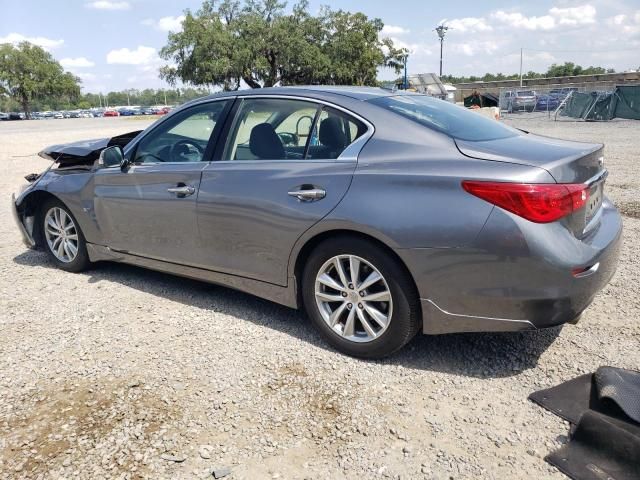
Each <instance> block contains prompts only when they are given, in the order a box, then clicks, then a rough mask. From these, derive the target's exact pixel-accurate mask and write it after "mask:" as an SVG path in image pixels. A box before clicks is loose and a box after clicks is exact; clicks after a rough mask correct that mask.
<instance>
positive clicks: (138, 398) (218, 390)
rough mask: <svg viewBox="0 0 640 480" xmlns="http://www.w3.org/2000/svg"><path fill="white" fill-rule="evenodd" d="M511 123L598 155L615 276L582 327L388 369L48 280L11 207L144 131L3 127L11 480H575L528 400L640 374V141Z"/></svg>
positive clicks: (165, 291)
mask: <svg viewBox="0 0 640 480" xmlns="http://www.w3.org/2000/svg"><path fill="white" fill-rule="evenodd" d="M505 121H506V122H507V123H509V124H512V125H514V126H517V127H519V128H523V129H525V130H529V131H532V132H535V133H541V134H545V135H550V136H555V137H561V138H567V139H575V140H583V141H597V142H603V143H605V144H606V160H605V162H606V167H607V168H608V169H609V172H610V176H609V179H608V181H607V186H606V193H607V194H608V195H609V196H610V197H611V198H612V199H613V200H614V202H615V203H616V204H617V205H618V206H619V207H620V209H621V211H622V212H623V214H624V215H625V217H624V224H625V233H624V246H623V250H622V257H621V261H620V266H619V269H618V272H617V274H616V276H615V277H614V278H613V280H612V282H611V283H610V285H609V286H608V287H606V288H605V289H604V290H603V291H602V292H601V293H600V295H599V296H598V297H597V298H596V300H595V302H594V303H593V305H592V306H591V307H590V308H589V309H588V310H587V311H586V312H585V314H584V316H583V317H582V320H581V321H580V323H578V324H577V325H575V326H574V325H569V326H566V327H564V328H562V329H553V330H550V331H542V332H533V333H526V334H473V335H471V334H467V335H448V336H439V337H425V336H418V337H417V338H416V339H415V340H414V341H413V342H412V343H411V344H410V345H409V346H408V347H407V348H405V349H404V350H403V351H402V352H400V353H399V354H397V355H395V356H393V357H392V358H389V359H387V360H384V361H378V362H372V361H360V360H355V359H352V358H348V357H345V356H343V355H340V354H338V353H336V352H335V351H332V350H331V349H329V348H327V347H326V346H325V345H324V344H323V343H322V342H321V341H320V340H319V339H318V337H317V335H316V333H315V332H314V330H313V329H312V327H311V325H310V324H309V322H308V321H307V320H306V318H304V316H303V315H301V314H299V313H297V312H295V311H292V310H289V309H287V308H284V307H281V306H278V305H275V304H271V303H269V302H266V301H263V300H260V299H257V298H254V297H251V296H249V295H245V294H242V293H238V292H234V291H232V290H229V289H226V288H222V287H217V286H212V285H207V284H203V283H199V282H195V281H188V280H184V279H181V278H176V277H172V276H170V275H164V274H159V273H154V272H149V271H145V270H142V269H139V268H134V267H129V266H125V265H118V264H108V263H105V264H99V265H96V266H95V268H93V269H92V270H90V271H88V272H85V273H82V274H70V273H65V272H62V271H59V270H56V269H55V268H53V265H52V264H51V263H50V262H49V261H48V259H47V257H46V255H45V254H44V253H41V252H34V251H29V250H27V249H26V248H25V247H24V246H23V245H22V243H21V242H20V237H19V233H18V231H17V229H16V227H15V226H14V224H13V220H12V218H11V212H10V208H9V197H10V194H11V192H13V191H16V190H17V189H18V187H19V186H20V185H21V184H22V183H24V181H23V179H22V177H23V176H24V175H26V174H29V173H32V172H39V171H42V170H43V169H44V168H45V167H46V166H47V165H48V162H46V161H45V160H43V159H40V158H39V157H37V156H35V153H36V152H38V151H39V150H40V149H41V148H42V147H44V146H47V145H50V144H55V143H64V142H68V141H72V140H81V139H87V138H95V137H104V136H112V135H115V134H119V133H125V132H127V131H130V130H136V129H140V128H143V127H145V126H146V125H147V124H148V123H149V120H148V119H145V120H133V119H128V118H115V119H114V118H105V119H67V120H51V121H29V122H27V121H24V122H0V197H1V198H4V201H2V202H0V226H1V227H0V228H1V229H2V230H1V232H2V234H3V235H2V237H3V238H4V241H3V242H1V243H0V478H3V479H5V478H6V479H13V478H15V479H49V478H51V479H59V478H65V479H66V478H92V479H95V478H154V479H158V478H172V479H174V478H176V479H183V478H184V479H187V478H214V476H213V475H214V474H215V475H219V476H220V475H223V474H226V473H228V472H229V469H230V474H229V475H227V476H226V477H225V478H233V479H257V478H281V479H328V478H331V479H346V478H358V479H361V478H366V479H377V478H402V479H414V478H416V479H423V478H424V479H431V478H434V479H449V478H452V479H479V478H482V479H504V478H509V479H512V478H531V477H536V478H539V479H543V478H544V479H546V478H550V479H561V478H564V477H563V475H562V474H560V473H559V472H558V471H557V470H555V469H554V468H552V467H550V466H548V465H547V464H546V463H545V462H544V460H543V459H542V457H544V455H545V454H546V453H548V452H549V451H550V450H552V449H555V448H556V447H558V446H559V445H561V444H562V443H563V442H566V440H567V437H566V435H567V431H568V426H567V424H566V423H564V422H563V421H562V420H560V419H559V418H558V417H556V416H554V415H551V414H549V413H547V412H545V411H544V410H542V409H541V408H539V407H537V406H535V405H533V404H532V403H531V402H529V401H528V400H527V396H528V395H529V394H530V393H531V392H533V391H535V390H538V389H541V388H544V387H548V386H551V385H555V384H558V383H560V382H562V381H564V380H568V379H570V378H573V377H575V376H577V375H580V374H583V373H586V372H592V371H594V370H595V369H596V368H597V367H598V366H600V365H613V366H619V367H625V368H638V367H639V366H640V348H639V346H640V323H639V320H638V318H639V314H640V281H639V280H640V278H639V277H640V275H639V271H640V269H639V266H640V241H638V238H640V237H639V234H640V203H639V201H638V199H639V198H640V173H639V168H638V161H639V152H640V122H633V121H614V122H609V123H584V122H569V121H562V122H552V121H549V120H548V119H545V118H539V117H537V118H535V117H529V116H526V115H521V116H516V115H514V116H513V117H511V118H509V119H507V120H505Z"/></svg>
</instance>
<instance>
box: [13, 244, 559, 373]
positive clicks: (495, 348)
mask: <svg viewBox="0 0 640 480" xmlns="http://www.w3.org/2000/svg"><path fill="white" fill-rule="evenodd" d="M14 262H16V263H18V264H20V265H25V266H35V265H38V266H43V267H46V268H52V269H55V268H56V267H55V265H54V264H53V263H52V262H51V261H50V260H49V258H48V257H47V255H46V254H44V253H43V252H36V251H33V250H28V251H26V252H24V253H21V254H20V255H18V256H16V257H15V258H14ZM69 275H74V274H71V273H70V274H69ZM77 275H83V276H85V277H87V281H88V283H91V284H94V283H99V282H103V281H107V282H116V283H120V284H122V285H125V286H128V287H131V288H134V289H136V290H139V291H142V292H144V293H147V294H151V295H154V296H157V297H161V298H165V299H168V300H171V301H175V302H180V303H182V304H184V305H189V306H193V307H197V308H201V309H204V310H210V311H211V312H216V313H222V314H225V315H230V316H234V317H236V318H238V319H239V320H244V321H250V322H253V323H254V324H256V325H260V326H264V327H267V328H271V329H274V330H278V331H280V332H283V333H286V334H288V335H291V336H292V337H294V338H296V339H298V340H301V341H304V342H308V343H310V344H312V345H314V346H316V347H318V348H323V349H325V350H331V351H332V349H331V347H329V346H327V345H326V344H325V343H324V342H323V341H322V339H321V338H319V335H318V334H317V332H316V331H315V329H314V328H313V326H312V325H311V323H310V322H309V321H308V319H307V317H306V315H305V314H304V313H303V312H298V311H296V310H293V309H290V308H287V307H284V306H281V305H278V304H275V303H272V302H269V301H267V300H263V299H260V298H257V297H254V296H252V295H249V294H245V293H242V292H238V291H235V290H232V289H229V288H226V287H221V286H217V285H211V284H208V283H204V282H199V281H196V280H190V279H185V278H181V277H176V276H173V275H170V274H165V273H159V272H154V271H151V270H146V269H144V268H140V267H135V266H131V265H126V264H119V263H110V262H100V263H97V264H96V265H95V266H94V267H93V268H92V269H90V270H88V271H86V272H83V273H81V274H77ZM560 331H561V327H557V328H552V329H547V330H541V331H532V332H518V333H473V334H472V333H467V334H449V335H436V336H426V335H420V334H418V335H417V336H416V337H415V338H414V339H413V340H412V341H411V342H410V343H409V345H407V346H406V347H405V348H404V349H402V350H401V351H400V352H398V353H396V354H394V355H393V356H391V357H389V358H387V359H384V360H379V361H376V362H377V363H381V364H392V365H401V366H403V367H405V368H411V369H416V370H429V371H436V372H443V373H452V374H457V375H464V376H471V377H477V378H499V377H508V376H512V375H516V374H518V373H519V372H522V371H524V370H528V369H531V368H535V367H536V365H537V363H538V359H539V358H540V356H541V355H542V354H543V353H544V352H545V351H546V350H547V348H549V346H551V344H552V343H553V342H554V341H555V339H556V338H557V337H558V335H559V334H560Z"/></svg>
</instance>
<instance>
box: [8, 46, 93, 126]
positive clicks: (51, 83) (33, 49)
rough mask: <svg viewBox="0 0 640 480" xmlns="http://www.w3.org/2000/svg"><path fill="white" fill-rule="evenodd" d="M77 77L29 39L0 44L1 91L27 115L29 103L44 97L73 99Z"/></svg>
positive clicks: (77, 91) (78, 87) (77, 90)
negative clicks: (66, 70)
mask: <svg viewBox="0 0 640 480" xmlns="http://www.w3.org/2000/svg"><path fill="white" fill-rule="evenodd" d="M79 83H80V79H79V78H77V77H76V76H74V75H72V74H71V73H69V72H65V71H64V70H63V68H62V66H61V65H60V64H59V63H58V62H57V61H56V60H55V59H54V58H53V57H52V56H51V54H50V53H48V52H46V51H45V50H43V49H42V48H41V47H38V46H36V45H33V44H31V43H29V42H22V43H20V44H19V45H18V46H13V45H11V44H9V43H5V44H1V45H0V94H4V95H8V96H9V97H11V98H12V99H14V100H15V101H16V102H18V103H19V104H20V106H21V108H22V110H23V111H24V113H25V115H27V117H28V116H29V112H30V107H31V104H32V102H33V101H34V100H35V99H37V98H41V97H45V96H58V97H67V98H70V99H71V98H76V97H78V96H79V95H80V85H79Z"/></svg>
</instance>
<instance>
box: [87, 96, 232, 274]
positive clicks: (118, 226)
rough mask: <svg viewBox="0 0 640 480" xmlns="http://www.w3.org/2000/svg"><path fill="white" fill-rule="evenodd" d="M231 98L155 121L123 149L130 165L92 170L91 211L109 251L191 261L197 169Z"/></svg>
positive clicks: (194, 255) (210, 149) (203, 163)
mask: <svg viewBox="0 0 640 480" xmlns="http://www.w3.org/2000/svg"><path fill="white" fill-rule="evenodd" d="M229 102H231V100H222V101H220V100H219V101H214V102H209V103H204V104H199V105H195V106H193V107H191V108H188V109H185V110H183V111H181V112H178V113H176V114H175V115H173V116H171V117H168V118H167V119H166V120H165V121H163V122H161V123H160V124H158V125H157V126H156V127H155V128H153V129H152V130H151V131H150V132H149V133H147V134H146V135H144V136H143V137H142V138H141V139H140V141H139V142H138V143H137V144H136V145H135V146H134V147H133V149H132V150H128V151H127V156H128V157H130V158H131V166H130V167H129V168H127V169H125V170H124V171H122V170H121V169H120V168H119V167H113V168H104V169H101V170H98V171H97V172H96V175H95V191H94V194H95V199H94V205H95V215H96V220H97V222H98V225H99V227H100V229H101V230H102V231H103V232H104V238H105V242H106V244H107V246H109V247H110V248H112V249H113V250H118V251H124V252H128V253H131V254H134V255H139V256H144V257H149V258H155V259H160V260H166V261H171V262H177V263H194V262H195V261H196V258H197V252H196V247H197V245H198V232H197V222H196V199H197V197H198V190H199V188H200V179H201V176H202V171H203V169H204V167H205V166H206V165H207V161H209V160H210V159H211V157H212V153H213V149H214V148H215V139H216V136H217V133H218V131H219V129H220V128H221V127H222V124H223V123H224V118H225V115H226V111H227V109H228V106H229V105H230V103H229Z"/></svg>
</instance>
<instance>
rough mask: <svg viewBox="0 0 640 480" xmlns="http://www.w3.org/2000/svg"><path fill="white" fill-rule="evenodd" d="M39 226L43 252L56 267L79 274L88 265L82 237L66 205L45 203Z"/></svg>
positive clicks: (56, 202) (51, 202)
mask: <svg viewBox="0 0 640 480" xmlns="http://www.w3.org/2000/svg"><path fill="white" fill-rule="evenodd" d="M40 225H41V228H42V230H41V231H42V240H43V244H44V247H45V250H46V251H47V253H48V254H49V257H51V259H52V260H53V262H54V263H55V264H56V266H58V267H59V268H61V269H62V270H66V271H68V272H80V271H82V270H85V269H86V268H87V267H88V266H89V265H90V263H91V262H90V261H89V254H88V253H87V244H86V242H85V239H84V235H83V234H82V231H81V230H80V227H79V226H78V222H77V221H76V219H75V218H74V216H73V215H72V214H71V212H70V211H69V209H68V208H67V207H66V205H64V204H63V203H62V202H60V201H58V200H50V201H48V202H46V203H45V204H44V205H43V206H42V209H41V215H40Z"/></svg>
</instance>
